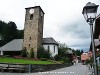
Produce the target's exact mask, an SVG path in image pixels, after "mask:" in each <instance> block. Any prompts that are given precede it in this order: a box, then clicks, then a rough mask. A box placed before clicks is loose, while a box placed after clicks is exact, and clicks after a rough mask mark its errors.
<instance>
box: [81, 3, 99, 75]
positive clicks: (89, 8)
mask: <svg viewBox="0 0 100 75" xmlns="http://www.w3.org/2000/svg"><path fill="white" fill-rule="evenodd" d="M98 6H99V5H96V4H94V3H91V2H88V3H87V4H86V6H84V8H83V11H82V14H83V15H84V18H85V20H86V22H87V23H88V24H89V25H90V31H91V41H92V51H93V67H94V75H97V63H96V54H95V48H94V39H93V22H94V21H95V19H96V13H97V8H98Z"/></svg>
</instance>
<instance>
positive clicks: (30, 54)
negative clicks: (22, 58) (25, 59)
mask: <svg viewBox="0 0 100 75" xmlns="http://www.w3.org/2000/svg"><path fill="white" fill-rule="evenodd" d="M29 58H34V51H33V48H32V49H31V50H30V53H29Z"/></svg>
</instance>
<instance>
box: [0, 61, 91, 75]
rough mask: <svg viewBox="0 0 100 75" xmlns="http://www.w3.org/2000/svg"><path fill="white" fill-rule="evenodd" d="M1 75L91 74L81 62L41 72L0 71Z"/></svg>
mask: <svg viewBox="0 0 100 75" xmlns="http://www.w3.org/2000/svg"><path fill="white" fill-rule="evenodd" d="M0 75H90V72H89V70H88V68H87V67H86V66H85V65H82V64H80V63H78V64H76V65H73V66H71V67H66V68H62V69H58V70H53V71H48V72H39V73H12V74H11V73H0Z"/></svg>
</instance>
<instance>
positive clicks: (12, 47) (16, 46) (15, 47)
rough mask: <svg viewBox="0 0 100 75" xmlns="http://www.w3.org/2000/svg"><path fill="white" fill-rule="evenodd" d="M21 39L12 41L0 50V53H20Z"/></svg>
mask: <svg viewBox="0 0 100 75" xmlns="http://www.w3.org/2000/svg"><path fill="white" fill-rule="evenodd" d="M22 42H23V39H14V40H12V41H11V42H9V43H7V44H6V45H4V46H2V47H1V48H0V51H20V50H22Z"/></svg>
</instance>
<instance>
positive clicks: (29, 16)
mask: <svg viewBox="0 0 100 75" xmlns="http://www.w3.org/2000/svg"><path fill="white" fill-rule="evenodd" d="M25 9H26V14H25V24H24V38H23V39H14V40H12V41H10V42H9V43H7V44H6V45H4V46H2V47H1V48H0V54H1V55H9V53H12V54H13V55H15V54H17V52H20V51H21V50H22V49H23V48H26V49H27V52H30V50H31V49H32V48H33V50H34V57H37V49H38V48H39V47H41V46H43V47H44V49H45V50H49V52H50V53H51V55H52V56H53V57H54V56H55V55H56V54H58V43H57V42H56V41H55V40H54V39H53V38H50V37H49V38H43V22H44V14H45V13H44V11H43V10H42V9H41V7H40V6H35V7H28V8H25Z"/></svg>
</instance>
